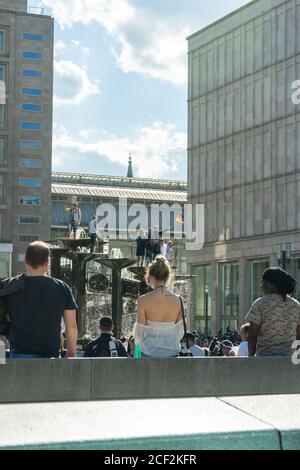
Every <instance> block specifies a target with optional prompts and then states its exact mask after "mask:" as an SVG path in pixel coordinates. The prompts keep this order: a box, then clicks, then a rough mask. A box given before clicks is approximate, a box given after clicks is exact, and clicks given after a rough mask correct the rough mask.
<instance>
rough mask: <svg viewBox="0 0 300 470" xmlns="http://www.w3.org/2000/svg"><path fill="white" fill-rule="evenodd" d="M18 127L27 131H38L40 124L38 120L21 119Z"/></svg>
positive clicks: (40, 127)
mask: <svg viewBox="0 0 300 470" xmlns="http://www.w3.org/2000/svg"><path fill="white" fill-rule="evenodd" d="M20 127H21V129H25V130H28V131H40V130H41V129H42V124H41V123H40V122H31V121H21V124H20Z"/></svg>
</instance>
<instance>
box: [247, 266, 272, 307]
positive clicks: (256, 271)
mask: <svg viewBox="0 0 300 470" xmlns="http://www.w3.org/2000/svg"><path fill="white" fill-rule="evenodd" d="M269 266H270V263H269V260H268V259H256V260H249V261H247V262H246V285H247V289H246V295H247V308H248V309H249V308H250V307H251V305H252V304H253V302H254V301H255V300H256V299H259V298H260V297H261V296H262V294H263V292H262V290H261V278H262V275H263V273H264V271H265V270H266V269H268V267H269Z"/></svg>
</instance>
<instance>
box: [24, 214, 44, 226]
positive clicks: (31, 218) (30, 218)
mask: <svg viewBox="0 0 300 470" xmlns="http://www.w3.org/2000/svg"><path fill="white" fill-rule="evenodd" d="M40 222H41V219H40V217H38V216H35V215H19V224H36V225H37V224H40Z"/></svg>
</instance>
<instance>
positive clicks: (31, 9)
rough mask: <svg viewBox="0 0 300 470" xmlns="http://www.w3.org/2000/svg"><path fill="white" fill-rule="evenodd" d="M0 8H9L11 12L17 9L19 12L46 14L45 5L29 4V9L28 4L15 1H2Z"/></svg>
mask: <svg viewBox="0 0 300 470" xmlns="http://www.w3.org/2000/svg"><path fill="white" fill-rule="evenodd" d="M0 10H9V11H11V12H13V11H16V12H18V13H30V14H34V15H44V14H45V9H44V8H43V7H37V6H32V5H28V6H27V9H26V6H25V5H24V6H22V5H17V4H14V3H9V2H5V1H4V2H3V1H1V2H0Z"/></svg>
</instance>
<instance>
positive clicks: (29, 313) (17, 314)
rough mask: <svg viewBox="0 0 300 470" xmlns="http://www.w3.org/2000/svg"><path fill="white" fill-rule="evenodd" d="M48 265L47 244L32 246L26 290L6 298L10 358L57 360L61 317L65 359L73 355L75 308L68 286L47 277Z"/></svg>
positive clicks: (30, 247) (28, 258) (27, 263)
mask: <svg viewBox="0 0 300 470" xmlns="http://www.w3.org/2000/svg"><path fill="white" fill-rule="evenodd" d="M48 262H49V248H48V245H46V243H43V242H33V243H31V244H30V245H29V246H28V248H27V251H26V256H25V268H26V275H25V276H24V284H25V287H24V288H23V289H19V290H18V291H17V292H15V293H13V294H10V295H8V296H7V304H8V311H9V313H10V320H11V324H10V331H9V341H10V345H11V358H12V359H18V358H39V357H42V358H47V357H48V358H49V357H59V350H60V332H61V320H62V318H63V319H64V323H65V327H66V339H67V353H66V357H74V356H75V355H76V344H77V325H76V308H77V305H76V302H75V300H74V297H73V294H72V291H71V289H70V287H69V286H68V285H67V284H65V283H64V282H63V281H60V280H58V279H55V278H52V277H49V276H47V275H46V272H47V269H48Z"/></svg>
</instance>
